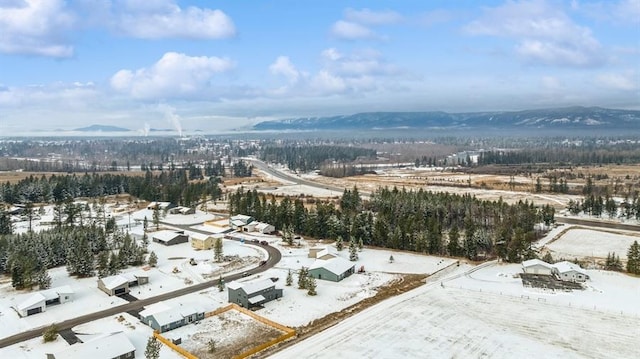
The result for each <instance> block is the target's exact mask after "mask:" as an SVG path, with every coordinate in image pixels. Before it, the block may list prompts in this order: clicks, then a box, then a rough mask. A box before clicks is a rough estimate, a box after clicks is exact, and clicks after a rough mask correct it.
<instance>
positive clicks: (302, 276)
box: [298, 267, 309, 289]
mask: <svg viewBox="0 0 640 359" xmlns="http://www.w3.org/2000/svg"><path fill="white" fill-rule="evenodd" d="M308 278H309V270H308V269H307V268H306V267H302V268H300V271H299V272H298V289H306V288H307V280H308Z"/></svg>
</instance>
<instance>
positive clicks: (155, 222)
mask: <svg viewBox="0 0 640 359" xmlns="http://www.w3.org/2000/svg"><path fill="white" fill-rule="evenodd" d="M159 207H160V206H158V205H157V204H156V206H155V207H153V225H154V226H156V231H157V230H158V229H160V208H159Z"/></svg>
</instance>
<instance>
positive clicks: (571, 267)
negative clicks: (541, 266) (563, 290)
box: [553, 261, 589, 282]
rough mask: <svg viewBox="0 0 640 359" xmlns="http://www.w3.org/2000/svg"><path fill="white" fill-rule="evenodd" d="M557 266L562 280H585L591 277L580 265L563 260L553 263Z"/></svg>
mask: <svg viewBox="0 0 640 359" xmlns="http://www.w3.org/2000/svg"><path fill="white" fill-rule="evenodd" d="M553 266H554V267H555V268H556V271H557V275H558V277H560V280H563V281H566V282H584V281H586V280H587V279H589V275H587V272H585V271H584V269H582V268H580V266H579V265H577V264H574V263H571V262H567V261H563V262H558V263H556V264H554V265H553Z"/></svg>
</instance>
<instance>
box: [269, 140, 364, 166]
mask: <svg viewBox="0 0 640 359" xmlns="http://www.w3.org/2000/svg"><path fill="white" fill-rule="evenodd" d="M260 158H261V159H262V160H263V161H266V162H274V163H282V164H286V165H287V166H288V167H289V168H290V169H292V170H297V171H302V172H307V171H312V170H317V169H320V167H321V165H323V164H325V163H327V162H329V161H336V162H353V161H355V160H356V159H358V158H366V159H375V158H376V151H375V150H372V149H367V148H359V147H348V146H332V145H319V146H282V147H276V146H266V147H264V148H263V149H262V151H261V152H260Z"/></svg>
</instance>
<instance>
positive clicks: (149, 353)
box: [144, 336, 162, 359]
mask: <svg viewBox="0 0 640 359" xmlns="http://www.w3.org/2000/svg"><path fill="white" fill-rule="evenodd" d="M161 346H162V344H161V343H160V342H159V341H158V339H156V337H154V336H151V337H149V340H147V347H146V348H145V350H144V357H145V358H146V359H159V358H160V348H161Z"/></svg>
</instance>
